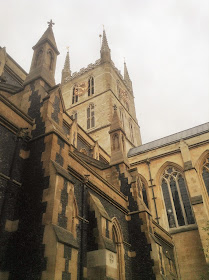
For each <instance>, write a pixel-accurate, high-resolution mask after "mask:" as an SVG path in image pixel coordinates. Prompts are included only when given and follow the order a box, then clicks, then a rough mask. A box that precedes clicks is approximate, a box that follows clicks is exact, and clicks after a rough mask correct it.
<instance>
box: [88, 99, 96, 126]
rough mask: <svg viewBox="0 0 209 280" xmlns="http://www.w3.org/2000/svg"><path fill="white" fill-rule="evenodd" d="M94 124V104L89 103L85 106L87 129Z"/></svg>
mask: <svg viewBox="0 0 209 280" xmlns="http://www.w3.org/2000/svg"><path fill="white" fill-rule="evenodd" d="M94 126H95V116H94V104H93V103H92V104H90V105H89V107H88V108H87V129H90V128H92V127H94Z"/></svg>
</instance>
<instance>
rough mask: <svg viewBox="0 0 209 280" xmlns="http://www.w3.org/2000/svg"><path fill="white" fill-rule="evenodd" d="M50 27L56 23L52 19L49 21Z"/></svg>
mask: <svg viewBox="0 0 209 280" xmlns="http://www.w3.org/2000/svg"><path fill="white" fill-rule="evenodd" d="M47 23H48V26H49V27H53V25H54V24H55V23H54V22H53V21H52V19H51V20H50V21H48V22H47Z"/></svg>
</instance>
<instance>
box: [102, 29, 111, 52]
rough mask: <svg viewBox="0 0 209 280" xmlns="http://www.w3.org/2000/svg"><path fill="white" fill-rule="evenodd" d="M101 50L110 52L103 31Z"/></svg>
mask: <svg viewBox="0 0 209 280" xmlns="http://www.w3.org/2000/svg"><path fill="white" fill-rule="evenodd" d="M101 50H106V51H107V50H108V51H110V48H109V46H108V42H107V36H106V32H105V30H103V36H102V47H101Z"/></svg>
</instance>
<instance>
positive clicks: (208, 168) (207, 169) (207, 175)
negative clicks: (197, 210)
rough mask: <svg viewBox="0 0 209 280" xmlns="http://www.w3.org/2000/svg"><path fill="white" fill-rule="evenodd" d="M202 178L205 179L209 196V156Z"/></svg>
mask: <svg viewBox="0 0 209 280" xmlns="http://www.w3.org/2000/svg"><path fill="white" fill-rule="evenodd" d="M202 177H203V181H204V183H205V187H206V190H207V192H208V195H209V155H208V157H207V158H206V160H205V161H204V164H203V169H202Z"/></svg>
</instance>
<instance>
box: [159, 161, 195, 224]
mask: <svg viewBox="0 0 209 280" xmlns="http://www.w3.org/2000/svg"><path fill="white" fill-rule="evenodd" d="M161 187H162V192H163V196H164V202H165V207H166V212H167V218H168V224H169V227H170V228H174V227H180V226H184V225H189V224H194V223H195V221H194V217H193V213H192V208H191V203H190V199H189V195H188V191H187V187H186V183H185V181H184V178H183V175H182V174H181V173H180V172H179V171H178V170H177V169H176V168H175V167H172V166H169V167H167V168H166V170H165V171H164V173H163V176H162V183H161Z"/></svg>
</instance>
